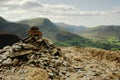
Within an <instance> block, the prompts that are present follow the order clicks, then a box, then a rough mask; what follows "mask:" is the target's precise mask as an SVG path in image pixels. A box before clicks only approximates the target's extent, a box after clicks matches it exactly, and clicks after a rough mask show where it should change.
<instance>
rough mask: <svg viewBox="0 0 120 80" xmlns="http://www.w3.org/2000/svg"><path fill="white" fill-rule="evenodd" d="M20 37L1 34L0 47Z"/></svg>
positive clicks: (10, 43) (16, 40)
mask: <svg viewBox="0 0 120 80" xmlns="http://www.w3.org/2000/svg"><path fill="white" fill-rule="evenodd" d="M19 40H20V38H19V37H18V36H16V35H13V34H0V48H3V47H4V46H7V45H12V44H13V43H15V42H18V41H19Z"/></svg>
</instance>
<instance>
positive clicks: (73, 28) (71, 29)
mask: <svg viewBox="0 0 120 80" xmlns="http://www.w3.org/2000/svg"><path fill="white" fill-rule="evenodd" d="M55 25H57V26H59V27H61V28H63V29H65V30H67V31H69V32H71V33H75V34H77V33H78V32H81V31H84V30H86V29H87V27H85V26H75V25H69V24H66V23H55Z"/></svg>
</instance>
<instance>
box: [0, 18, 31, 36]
mask: <svg viewBox="0 0 120 80" xmlns="http://www.w3.org/2000/svg"><path fill="white" fill-rule="evenodd" d="M28 29H29V26H28V25H26V24H20V23H15V22H9V21H7V20H5V19H4V18H2V17H0V33H2V34H6V33H10V34H16V35H17V36H19V37H21V38H23V37H26V36H27V30H28Z"/></svg>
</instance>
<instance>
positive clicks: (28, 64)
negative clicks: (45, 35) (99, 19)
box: [0, 37, 120, 80]
mask: <svg viewBox="0 0 120 80" xmlns="http://www.w3.org/2000/svg"><path fill="white" fill-rule="evenodd" d="M63 52H64V53H63ZM106 52H107V54H106ZM98 53H99V54H98ZM102 53H103V54H102ZM108 53H110V54H111V55H112V56H111V57H110V58H111V59H108V55H109V54H108ZM115 53H116V54H115ZM119 56H120V54H119V51H114V52H112V51H105V50H100V49H92V48H80V47H68V48H67V47H65V48H58V47H56V46H54V45H53V44H52V43H51V42H49V41H48V40H46V39H39V38H37V37H27V38H25V39H23V40H21V41H19V42H17V43H14V44H13V45H12V46H6V47H4V48H3V49H1V50H0V80H119V79H120V63H119V58H120V57H119ZM112 58H113V59H112ZM6 75H7V76H6Z"/></svg>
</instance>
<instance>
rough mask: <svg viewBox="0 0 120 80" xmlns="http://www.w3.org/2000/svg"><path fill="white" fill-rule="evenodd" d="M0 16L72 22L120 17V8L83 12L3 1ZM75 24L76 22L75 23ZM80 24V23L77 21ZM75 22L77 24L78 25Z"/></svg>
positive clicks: (29, 0)
mask: <svg viewBox="0 0 120 80" xmlns="http://www.w3.org/2000/svg"><path fill="white" fill-rule="evenodd" d="M0 15H1V16H3V17H6V18H9V19H10V20H20V19H25V18H34V17H46V18H49V19H51V20H53V21H66V22H70V20H73V19H77V20H80V19H85V18H86V21H88V20H90V19H91V18H94V19H99V20H102V18H103V19H105V18H106V20H107V18H111V19H112V17H111V16H116V17H118V16H120V8H117V9H113V10H110V11H97V10H96V11H82V10H80V9H79V8H77V7H75V6H73V5H65V4H59V5H53V4H44V3H41V2H40V1H39V0H1V2H0ZM73 22H75V21H73ZM76 22H77V23H78V24H79V21H76ZM76 22H75V23H76Z"/></svg>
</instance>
